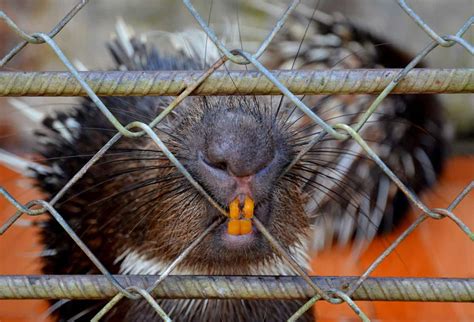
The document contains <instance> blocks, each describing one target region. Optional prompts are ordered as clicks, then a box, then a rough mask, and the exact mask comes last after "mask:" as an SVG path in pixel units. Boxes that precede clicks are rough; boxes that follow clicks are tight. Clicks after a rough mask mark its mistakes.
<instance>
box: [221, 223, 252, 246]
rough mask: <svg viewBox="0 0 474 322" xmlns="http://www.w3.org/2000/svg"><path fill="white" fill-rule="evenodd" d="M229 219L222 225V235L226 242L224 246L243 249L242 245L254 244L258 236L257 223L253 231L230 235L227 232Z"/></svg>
mask: <svg viewBox="0 0 474 322" xmlns="http://www.w3.org/2000/svg"><path fill="white" fill-rule="evenodd" d="M226 225H227V221H226V222H225V223H224V225H223V226H221V229H220V232H219V233H220V237H221V239H222V241H223V243H224V246H225V247H226V248H229V249H241V248H242V247H248V246H250V245H252V244H253V243H254V242H255V241H256V238H257V230H256V228H255V225H252V232H250V233H248V234H245V235H230V234H229V233H228V232H227V228H226Z"/></svg>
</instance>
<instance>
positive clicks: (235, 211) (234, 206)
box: [229, 198, 240, 219]
mask: <svg viewBox="0 0 474 322" xmlns="http://www.w3.org/2000/svg"><path fill="white" fill-rule="evenodd" d="M239 212H240V210H239V199H238V198H235V199H234V200H233V201H232V202H231V203H230V205H229V217H230V218H231V219H239Z"/></svg>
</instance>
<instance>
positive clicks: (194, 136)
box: [184, 98, 290, 234]
mask: <svg viewBox="0 0 474 322" xmlns="http://www.w3.org/2000/svg"><path fill="white" fill-rule="evenodd" d="M208 107H209V109H205V111H204V112H203V114H202V115H201V117H200V119H199V122H195V123H194V127H195V129H190V130H189V131H186V132H187V133H185V134H184V136H185V137H187V138H188V139H187V142H188V147H190V148H191V150H192V155H194V156H195V157H194V158H193V159H194V160H193V161H192V162H191V164H187V165H188V167H189V168H190V170H191V172H192V174H193V175H194V176H195V177H196V179H197V180H198V181H199V182H200V183H201V184H202V185H203V186H204V187H205V189H206V190H207V191H208V192H209V193H210V194H211V196H212V197H213V198H214V199H215V200H216V201H217V202H218V203H219V204H221V205H222V207H223V208H227V209H229V211H230V213H231V215H232V214H234V215H235V218H232V216H231V219H237V220H241V219H249V218H252V216H253V215H254V213H253V212H248V213H247V217H246V213H245V211H244V208H245V207H247V208H246V209H248V207H250V208H252V210H253V209H254V207H255V216H257V217H258V218H259V219H261V220H262V221H263V222H264V223H265V222H266V221H267V220H268V216H270V212H271V209H272V208H274V207H273V205H272V204H273V202H272V199H273V192H274V191H275V186H276V185H277V183H278V180H279V176H280V174H281V173H282V171H283V169H284V167H285V166H286V165H287V163H288V161H289V159H290V153H289V148H288V143H287V139H285V135H284V132H283V130H282V129H281V128H280V127H279V126H278V124H277V123H275V118H274V115H272V113H271V111H270V107H269V106H265V104H264V103H262V102H260V103H257V102H256V101H252V102H249V101H248V100H247V99H242V98H241V99H225V100H212V101H210V102H209V104H208ZM246 200H247V201H246ZM233 203H236V204H238V206H237V205H235V204H234V206H235V207H238V209H239V210H236V209H234V210H235V212H234V213H233V212H232V205H233ZM246 204H247V206H246ZM210 211H211V213H213V212H214V211H213V210H210ZM244 217H246V218H244ZM230 230H232V229H230ZM244 230H245V229H244ZM247 231H248V230H247ZM228 232H229V231H228ZM241 234H245V233H241Z"/></svg>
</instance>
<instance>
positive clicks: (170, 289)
mask: <svg viewBox="0 0 474 322" xmlns="http://www.w3.org/2000/svg"><path fill="white" fill-rule="evenodd" d="M114 277H115V278H116V279H117V281H118V282H119V283H120V284H121V285H123V286H124V287H125V288H128V287H130V286H136V287H138V288H141V289H146V288H147V287H148V286H150V285H152V284H153V283H154V282H155V281H156V280H157V279H159V276H155V275H147V276H144V275H141V276H137V275H115V276H114ZM358 278H359V277H357V276H354V277H331V276H323V277H312V280H313V282H314V283H315V284H317V285H318V286H319V287H321V288H322V289H324V290H332V289H338V290H345V289H346V288H347V287H348V285H350V284H351V283H353V282H354V281H356V280H357V279H358ZM116 294H117V289H116V288H115V286H114V285H113V284H112V283H111V282H110V281H109V280H108V279H107V278H106V277H105V276H103V275H10V276H8V275H7V276H0V299H108V298H111V297H113V296H114V295H116ZM152 295H153V296H154V297H157V298H173V299H185V298H194V299H206V298H208V299H209V298H212V299H237V298H238V299H308V298H310V297H312V296H313V295H314V290H313V289H312V288H311V286H310V285H309V284H308V283H307V282H306V281H305V280H303V278H301V277H299V276H184V275H171V276H168V277H167V278H166V279H164V280H163V281H161V283H160V284H159V285H158V286H157V287H156V289H154V291H153V293H152ZM351 297H352V299H354V300H359V301H425V302H473V301H474V279H461V278H368V279H367V280H365V281H364V283H363V284H362V285H361V286H360V287H359V288H358V289H357V290H356V291H355V293H354V294H353V296H351Z"/></svg>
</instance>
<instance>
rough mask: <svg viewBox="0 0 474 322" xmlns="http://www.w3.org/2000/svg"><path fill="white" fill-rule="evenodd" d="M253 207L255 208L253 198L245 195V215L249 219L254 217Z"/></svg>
mask: <svg viewBox="0 0 474 322" xmlns="http://www.w3.org/2000/svg"><path fill="white" fill-rule="evenodd" d="M253 208H254V202H253V200H252V198H250V197H249V196H245V203H244V209H243V213H244V217H245V218H247V219H251V218H252V217H253Z"/></svg>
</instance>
